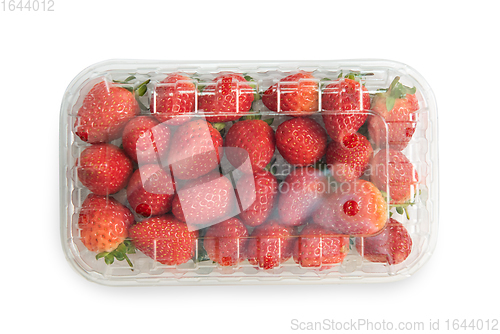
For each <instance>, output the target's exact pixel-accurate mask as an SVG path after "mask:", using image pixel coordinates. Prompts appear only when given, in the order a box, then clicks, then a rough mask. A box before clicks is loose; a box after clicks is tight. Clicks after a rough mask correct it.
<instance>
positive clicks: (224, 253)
mask: <svg viewBox="0 0 500 334" xmlns="http://www.w3.org/2000/svg"><path fill="white" fill-rule="evenodd" d="M247 237H248V231H247V228H246V227H245V225H243V223H242V222H241V221H240V220H239V219H237V218H230V219H228V220H225V221H223V222H220V223H218V224H216V225H212V226H210V227H209V228H208V229H207V233H206V234H205V238H204V239H203V245H204V246H205V250H206V251H207V254H208V257H209V258H210V259H211V260H212V261H215V262H217V263H219V264H220V265H221V266H235V265H238V264H239V263H240V262H241V261H244V260H245V256H244V249H245V246H246V242H247Z"/></svg>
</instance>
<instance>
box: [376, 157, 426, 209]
mask: <svg viewBox="0 0 500 334" xmlns="http://www.w3.org/2000/svg"><path fill="white" fill-rule="evenodd" d="M370 180H371V181H372V182H373V183H374V184H375V185H376V186H377V188H379V189H380V190H382V191H384V192H387V191H389V197H390V203H391V204H401V203H404V202H407V201H410V200H412V199H413V198H414V197H415V194H416V192H417V184H418V173H417V171H416V169H415V167H414V166H413V164H412V163H411V162H410V160H408V158H407V157H406V156H405V155H404V154H403V153H401V152H399V151H395V150H391V149H389V150H386V149H384V150H380V151H378V153H377V154H376V155H375V157H373V160H372V163H371V171H370Z"/></svg>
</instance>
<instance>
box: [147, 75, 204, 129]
mask: <svg viewBox="0 0 500 334" xmlns="http://www.w3.org/2000/svg"><path fill="white" fill-rule="evenodd" d="M196 94H197V90H196V86H195V84H194V83H193V80H191V79H190V78H189V77H187V76H184V75H182V74H179V73H173V74H169V75H168V76H167V77H166V78H165V79H164V80H163V81H161V82H160V83H159V84H158V85H156V87H155V90H154V92H153V94H152V96H151V105H150V111H151V114H153V115H154V116H155V117H156V118H157V119H158V120H159V121H160V122H162V123H164V124H166V125H167V124H168V125H181V124H183V123H185V122H187V121H188V120H190V119H191V118H192V116H193V114H194V111H195V101H196Z"/></svg>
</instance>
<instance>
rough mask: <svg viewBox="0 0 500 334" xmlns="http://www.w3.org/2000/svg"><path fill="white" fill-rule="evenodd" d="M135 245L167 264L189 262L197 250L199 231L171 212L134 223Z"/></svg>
mask: <svg viewBox="0 0 500 334" xmlns="http://www.w3.org/2000/svg"><path fill="white" fill-rule="evenodd" d="M129 234H130V238H131V239H132V241H133V243H134V245H135V247H136V248H137V249H138V250H140V251H141V252H143V253H144V254H145V255H147V256H149V257H150V258H152V259H153V260H156V261H158V262H160V263H162V264H165V265H169V266H171V265H178V264H182V263H186V262H188V261H189V260H190V259H191V258H192V257H193V256H194V255H195V251H196V238H197V237H198V232H197V231H193V232H190V231H188V228H187V225H186V224H185V223H182V222H180V221H179V220H177V219H176V218H175V217H174V216H172V215H171V214H166V215H163V216H155V217H151V218H148V219H146V220H143V221H142V222H139V223H137V224H135V225H133V226H132V227H131V228H130V230H129Z"/></svg>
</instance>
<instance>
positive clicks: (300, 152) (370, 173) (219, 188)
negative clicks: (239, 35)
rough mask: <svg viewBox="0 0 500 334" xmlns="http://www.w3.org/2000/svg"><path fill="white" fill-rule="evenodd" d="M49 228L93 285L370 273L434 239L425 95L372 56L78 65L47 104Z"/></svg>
mask: <svg viewBox="0 0 500 334" xmlns="http://www.w3.org/2000/svg"><path fill="white" fill-rule="evenodd" d="M60 131H61V132H60V175H61V196H60V200H61V238H62V244H63V248H64V251H65V254H66V256H67V258H68V260H69V262H70V263H71V264H72V266H73V267H74V268H75V269H76V270H77V271H78V272H79V273H80V274H82V275H83V276H84V277H85V278H87V279H89V280H91V281H94V282H98V283H101V284H107V285H172V284H256V283H262V284H268V283H275V284H276V283H279V284H286V283H309V284H313V283H314V284H320V283H321V284H322V283H350V282H353V283H354V282H357V283H360V282H383V281H393V280H397V279H401V278H404V277H408V276H410V275H411V274H413V273H414V272H415V271H416V270H418V269H419V268H420V267H421V266H422V265H423V264H424V263H425V262H426V260H427V259H428V258H429V257H430V255H431V254H432V251H433V249H434V247H435V243H436V239H437V224H438V223H437V217H438V179H437V178H438V168H437V167H438V152H437V110H436V102H435V100H434V96H433V93H432V90H431V89H430V87H429V86H428V84H427V83H426V82H425V80H424V79H423V78H422V77H421V76H420V75H419V74H418V73H417V72H416V71H415V70H413V69H412V68H410V67H408V66H407V65H404V64H401V63H397V62H393V61H386V60H339V61H255V62H246V61H241V62H164V61H142V60H114V61H106V62H102V63H98V64H96V65H93V66H91V67H89V68H87V69H85V70H84V71H83V72H81V73H80V74H79V75H78V76H77V77H76V78H75V79H74V80H73V82H72V83H71V84H70V85H69V87H68V89H67V91H66V93H65V95H64V97H63V101H62V106H61V118H60Z"/></svg>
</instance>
